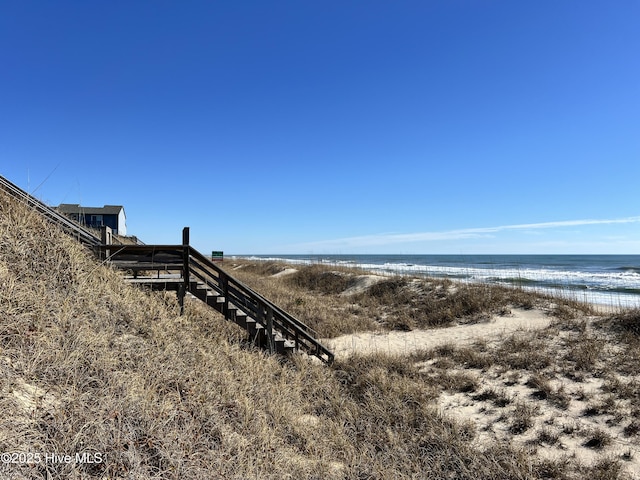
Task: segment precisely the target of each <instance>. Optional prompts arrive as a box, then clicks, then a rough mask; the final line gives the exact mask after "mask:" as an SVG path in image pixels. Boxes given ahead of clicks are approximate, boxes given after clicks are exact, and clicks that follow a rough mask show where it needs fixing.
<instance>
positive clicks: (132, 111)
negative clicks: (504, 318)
mask: <svg viewBox="0 0 640 480" xmlns="http://www.w3.org/2000/svg"><path fill="white" fill-rule="evenodd" d="M638 19H640V2H638V1H637V0H620V1H613V2H603V1H591V0H586V1H577V0H575V1H569V0H567V1H558V0H543V1H528V2H524V1H513V0H495V1H493V0H485V1H479V0H477V1H474V0H465V1H456V0H419V1H403V0H387V1H378V0H366V1H365V0H362V1H350V0H328V1H301V0H292V1H275V0H273V1H272V0H259V1H258V0H254V1H240V0H239V1H215V0H212V1H160V0H149V1H129V0H127V1H109V2H87V1H65V0H56V1H55V2H52V1H29V0H25V1H5V2H2V3H0V174H2V175H4V176H6V177H8V178H9V179H10V180H12V181H14V182H15V183H17V184H18V185H20V186H22V187H24V188H29V189H30V191H32V192H34V194H35V195H36V196H38V197H40V198H42V199H43V200H45V201H47V202H49V203H50V204H53V205H57V204H59V203H81V204H83V205H86V206H101V205H103V204H123V205H124V206H125V210H126V213H127V219H128V221H127V224H128V229H129V233H131V234H135V235H138V236H139V237H141V238H142V239H143V240H144V241H146V242H147V243H178V242H179V241H180V235H181V233H180V232H181V228H182V227H183V226H190V227H191V238H192V243H193V244H194V245H195V246H196V247H197V248H199V249H201V250H203V251H204V252H208V251H210V250H212V249H216V250H218V249H219V250H224V251H225V253H230V254H250V253H256V254H258V253H267V254H269V253H454V254H465V253H469V254H471V253H492V254H495V253H636V254H640V193H639V192H640V28H639V27H638V25H639V24H638ZM42 182H44V183H42Z"/></svg>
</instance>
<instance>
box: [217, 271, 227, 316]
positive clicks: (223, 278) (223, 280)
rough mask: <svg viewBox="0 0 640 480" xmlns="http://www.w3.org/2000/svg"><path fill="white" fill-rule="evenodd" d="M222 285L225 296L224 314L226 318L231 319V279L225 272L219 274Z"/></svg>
mask: <svg viewBox="0 0 640 480" xmlns="http://www.w3.org/2000/svg"><path fill="white" fill-rule="evenodd" d="M219 278H220V283H221V284H222V295H223V296H224V304H223V307H222V314H223V315H224V318H229V277H227V274H226V273H224V272H220V274H219Z"/></svg>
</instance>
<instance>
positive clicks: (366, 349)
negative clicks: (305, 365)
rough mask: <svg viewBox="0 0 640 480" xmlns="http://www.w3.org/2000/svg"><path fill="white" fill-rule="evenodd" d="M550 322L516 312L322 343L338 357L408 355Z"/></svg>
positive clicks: (542, 316) (539, 314) (532, 313)
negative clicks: (480, 320)
mask: <svg viewBox="0 0 640 480" xmlns="http://www.w3.org/2000/svg"><path fill="white" fill-rule="evenodd" d="M550 322H551V318H550V317H549V316H548V315H546V314H545V313H544V312H542V311H540V310H521V309H514V310H512V314H511V315H508V316H502V317H500V316H495V317H492V318H491V320H490V321H489V322H486V323H477V324H471V325H458V326H455V327H447V328H435V329H430V330H413V331H411V332H397V331H392V332H381V333H380V332H364V333H356V334H353V335H343V336H341V337H336V338H332V339H324V340H322V343H323V344H324V345H326V346H327V347H328V348H329V349H330V350H332V351H333V353H334V354H335V355H336V357H344V356H349V355H351V354H354V353H376V352H382V353H389V354H403V355H404V354H409V353H412V352H415V351H418V350H424V349H429V348H433V347H436V346H438V345H443V344H446V343H454V344H456V345H461V344H470V343H473V342H475V341H478V340H491V339H497V338H499V337H500V336H502V335H505V334H508V333H512V332H515V331H517V330H537V329H542V328H545V327H547V326H548V325H549V323H550Z"/></svg>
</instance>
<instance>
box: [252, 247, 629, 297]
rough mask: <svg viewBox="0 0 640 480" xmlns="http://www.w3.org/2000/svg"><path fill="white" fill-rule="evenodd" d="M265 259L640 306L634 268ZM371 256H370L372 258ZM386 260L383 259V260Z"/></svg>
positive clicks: (257, 258) (261, 258)
mask: <svg viewBox="0 0 640 480" xmlns="http://www.w3.org/2000/svg"><path fill="white" fill-rule="evenodd" d="M250 258H251V259H254V260H261V261H282V262H287V263H293V264H314V263H322V264H328V265H336V266H348V267H358V268H362V269H364V270H368V271H372V272H375V273H379V274H387V275H419V276H431V277H447V278H452V279H456V280H459V281H463V282H488V283H497V284H502V285H511V286H519V287H522V288H526V289H530V290H536V291H541V292H549V293H554V294H561V295H563V296H568V297H570V298H573V299H576V300H581V301H585V302H589V303H597V304H602V305H609V306H613V307H633V308H636V307H640V273H638V272H637V271H635V270H634V269H628V270H624V269H613V270H608V271H605V270H603V269H599V270H597V271H588V268H585V269H582V270H580V269H577V270H571V269H560V268H552V267H549V268H530V267H520V266H512V267H504V266H502V265H500V266H498V265H496V264H493V265H492V264H488V265H487V266H486V267H479V266H476V265H469V266H463V265H461V266H458V265H456V266H453V265H420V264H413V263H406V262H388V261H381V262H380V263H371V262H359V261H358V259H357V257H350V258H344V259H337V258H313V259H309V258H287V257H276V256H274V257H257V256H254V257H250ZM369 258H370V257H369ZM381 260H382V259H381Z"/></svg>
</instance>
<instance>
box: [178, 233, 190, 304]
mask: <svg viewBox="0 0 640 480" xmlns="http://www.w3.org/2000/svg"><path fill="white" fill-rule="evenodd" d="M190 277H191V269H190V268H189V227H184V228H183V229H182V287H180V293H179V297H180V298H179V299H178V301H179V302H180V315H183V314H184V297H185V296H186V295H187V292H188V291H189V280H190Z"/></svg>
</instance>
